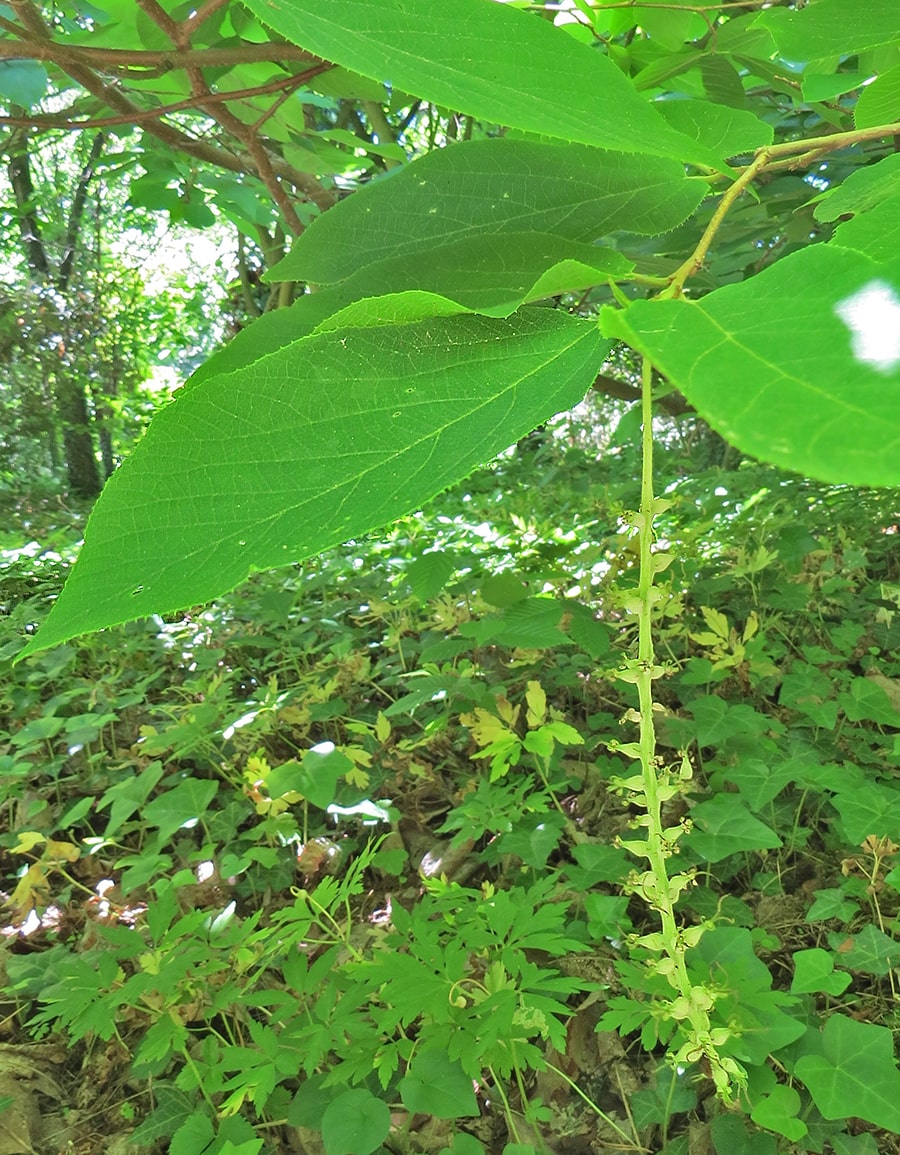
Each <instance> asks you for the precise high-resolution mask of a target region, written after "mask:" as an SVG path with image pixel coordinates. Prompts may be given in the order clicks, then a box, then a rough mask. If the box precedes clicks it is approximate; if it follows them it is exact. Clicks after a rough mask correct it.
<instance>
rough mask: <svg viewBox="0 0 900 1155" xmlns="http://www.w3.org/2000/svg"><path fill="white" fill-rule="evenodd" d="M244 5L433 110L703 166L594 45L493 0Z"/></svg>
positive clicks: (703, 155)
mask: <svg viewBox="0 0 900 1155" xmlns="http://www.w3.org/2000/svg"><path fill="white" fill-rule="evenodd" d="M247 6H248V7H249V8H250V9H252V11H254V12H255V13H256V14H257V16H258V17H259V18H260V19H261V20H263V21H264V22H265V23H266V24H268V25H269V26H270V27H271V28H273V29H274V30H275V31H276V32H279V33H281V35H283V36H285V37H287V38H288V39H289V40H291V41H293V42H294V43H295V44H299V45H300V46H301V47H303V48H306V49H308V50H309V51H310V52H314V53H316V55H317V56H321V57H322V58H323V59H325V60H331V61H333V62H334V63H336V64H342V65H344V66H345V67H347V68H351V69H353V70H354V71H355V72H359V73H361V74H362V75H363V76H369V77H371V78H372V79H374V80H383V81H387V82H388V83H390V84H391V85H392V86H394V87H395V88H399V89H401V90H402V91H404V92H408V93H411V94H412V95H415V96H422V97H424V98H425V99H426V100H430V101H432V102H433V103H435V104H438V105H441V106H443V107H445V108H453V109H456V110H457V111H459V112H464V113H468V114H470V115H472V116H476V117H478V118H480V119H482V120H488V121H493V122H495V123H497V124H503V125H507V126H509V127H511V128H520V129H524V130H525V131H527V132H536V133H541V134H543V135H546V136H551V137H555V138H557V139H563V140H572V141H578V142H580V143H582V144H594V145H599V146H600V147H602V148H613V149H618V150H621V151H623V152H646V153H650V154H651V155H653V156H671V157H677V158H678V159H679V160H693V161H700V162H702V163H709V162H710V157H709V154H708V152H707V150H706V149H704V148H702V147H701V146H700V145H698V144H696V143H695V142H694V141H691V140H690V139H689V138H688V137H686V136H682V135H681V134H680V133H677V132H673V131H672V130H671V129H670V128H668V127H667V125H666V124H665V123H664V122H663V121H662V120H661V119H660V117H659V116H658V115H657V113H656V111H655V110H654V109H653V108H652V107H651V106H650V105H649V104H648V103H647V102H646V101H645V100H642V99H641V98H640V96H638V94H637V93H636V92H635V90H634V88H633V87H632V85H631V83H630V82H629V81H628V79H627V77H626V76H625V75H624V73H623V72H622V71H621V70H620V69H619V68H617V67H616V65H615V64H613V62H612V61H611V60H610V59H609V58H608V57H606V56H604V55H603V53H602V52H598V51H596V50H595V49H594V48H592V47H589V46H588V45H586V44H579V43H578V42H577V41H576V40H574V39H573V38H572V37H571V36H568V35H567V34H566V33H565V32H564V31H563V30H562V29H558V28H554V27H553V26H552V25H550V24H548V23H547V22H546V21H544V20H541V19H539V18H537V17H536V16H534V15H532V14H530V13H525V12H518V11H515V10H514V9H513V8H512V7H507V6H506V5H504V4H495V3H488V2H487V0H443V2H442V3H441V4H434V3H432V2H431V0H378V3H377V4H373V3H371V0H291V2H290V3H289V4H275V3H272V0H247ZM526 62H527V64H526ZM563 78H564V82H563ZM713 163H715V161H713Z"/></svg>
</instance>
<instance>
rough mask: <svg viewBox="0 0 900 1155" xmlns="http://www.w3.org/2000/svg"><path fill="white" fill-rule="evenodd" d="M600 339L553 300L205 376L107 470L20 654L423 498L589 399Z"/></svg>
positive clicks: (321, 344)
mask: <svg viewBox="0 0 900 1155" xmlns="http://www.w3.org/2000/svg"><path fill="white" fill-rule="evenodd" d="M607 349H608V343H607V342H604V341H603V340H602V339H601V338H600V336H599V334H598V332H597V329H596V326H594V325H591V324H588V323H585V322H583V321H580V320H578V319H576V318H572V317H569V316H568V315H566V314H562V313H557V312H555V311H553V310H550V309H531V310H525V311H523V312H522V313H519V314H516V315H515V316H514V317H512V318H510V319H509V320H492V319H489V318H482V317H470V316H459V317H446V318H435V319H432V320H430V321H422V322H418V323H416V324H411V325H397V326H382V327H380V328H371V329H352V330H350V329H345V330H338V331H336V332H329V333H323V334H321V335H320V336H314V337H309V338H307V339H306V340H303V341H299V342H297V343H295V344H293V345H290V346H287V347H285V348H284V349H280V350H278V351H276V352H275V353H272V354H271V355H270V356H268V357H263V358H262V359H261V360H259V361H257V362H254V363H253V365H251V366H249V367H248V368H247V369H246V370H244V371H242V372H237V373H232V374H226V375H223V376H219V377H214V378H209V379H206V380H204V381H202V382H201V383H200V384H198V385H194V386H193V387H192V388H190V389H186V390H184V392H183V393H182V394H181V396H180V397H179V398H178V399H177V400H176V401H175V402H174V403H173V404H172V405H170V406H168V408H166V409H163V410H162V411H161V412H160V413H159V414H158V415H157V417H156V418H155V420H154V422H153V424H152V426H151V428H150V429H149V431H148V432H147V434H146V435H145V437H144V439H143V441H141V442H140V444H139V445H138V447H137V449H136V450H135V452H134V454H133V455H132V457H131V458H130V459H129V460H128V461H127V462H126V463H125V465H124V466H123V467H122V468H121V469H120V470H118V471H117V473H115V474H114V475H113V477H111V478H110V480H109V483H108V484H107V486H106V488H105V489H104V491H103V494H102V495H101V497H100V499H99V501H98V502H97V505H96V507H95V510H94V513H93V515H92V516H91V519H90V523H89V525H88V529H87V532H86V535H85V544H84V547H83V549H82V553H81V556H80V558H79V560H78V562H77V564H76V566H75V568H74V570H73V572H72V575H71V577H70V578H69V580H68V582H67V583H66V586H65V588H64V589H63V591H62V594H61V595H60V597H59V599H58V601H57V602H56V604H55V605H54V607H53V610H52V611H51V613H50V616H49V618H48V619H47V622H46V624H45V625H44V626H43V628H42V629H41V631H40V634H39V635H38V637H37V638H36V639H35V641H34V644H33V645H32V646H30V647H26V649H25V650H23V651H22V653H21V655H20V656H22V655H24V654H26V653H28V652H34V650H36V649H45V648H47V647H48V646H51V645H54V644H56V643H58V642H60V641H63V640H65V639H66V638H70V637H74V636H75V635H76V634H79V633H83V632H84V631H86V630H94V629H99V628H102V627H104V626H109V625H113V624H115V623H117V622H123V621H129V620H132V619H133V618H137V617H142V616H144V615H146V614H150V613H164V612H168V611H172V610H175V609H179V608H181V607H183V606H185V605H192V604H196V603H201V602H206V601H209V600H210V599H211V598H214V597H216V596H218V595H220V594H222V593H225V592H226V591H227V590H229V589H233V588H234V586H235V585H237V584H238V583H239V582H240V581H243V580H244V579H245V578H246V577H247V576H248V575H249V574H250V573H252V572H253V571H254V570H260V569H266V568H271V567H274V566H277V565H283V564H286V563H288V562H293V561H297V560H299V559H301V558H304V557H309V556H311V555H313V554H316V553H319V552H320V551H321V550H323V549H326V548H328V546H331V545H336V544H338V543H339V542H341V541H345V540H347V538H350V537H353V536H356V535H358V534H361V533H366V532H368V531H370V530H372V529H375V528H377V527H379V526H382V525H384V524H385V523H387V522H389V521H392V520H394V519H396V518H397V517H400V516H402V515H403V514H406V513H408V512H409V511H410V510H412V509H416V508H418V507H419V506H420V505H421V504H422V503H423V502H425V501H427V500H428V499H429V498H431V497H433V496H434V495H435V494H437V493H439V492H440V491H441V490H442V489H443V488H445V487H446V486H448V485H450V484H451V483H452V482H454V481H456V480H458V479H459V478H461V477H465V476H466V474H468V473H469V472H470V471H471V470H472V469H473V468H474V467H475V466H476V465H478V464H480V463H481V462H483V461H486V460H489V459H490V458H491V457H492V456H494V455H495V454H497V453H498V452H500V451H501V450H502V449H505V448H506V447H507V446H509V445H511V444H512V443H513V442H514V441H516V440H517V439H518V438H519V437H521V436H523V435H524V434H525V433H527V432H528V431H529V430H531V429H533V428H534V427H535V425H538V424H540V423H541V422H542V421H545V420H546V419H547V418H548V417H550V416H552V415H553V414H554V413H557V412H559V410H561V409H567V408H569V407H571V406H572V405H574V404H575V403H577V402H578V401H579V400H581V398H582V397H583V396H584V394H585V392H586V391H587V388H588V386H589V385H590V383H591V381H592V380H593V377H594V374H595V372H596V370H597V368H598V367H599V365H600V363H601V362H602V360H603V357H604V355H605V352H606V350H607Z"/></svg>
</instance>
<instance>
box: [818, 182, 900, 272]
mask: <svg viewBox="0 0 900 1155" xmlns="http://www.w3.org/2000/svg"><path fill="white" fill-rule="evenodd" d="M831 244H832V245H835V246H838V245H839V246H840V247H841V248H842V249H855V250H856V252H858V253H862V254H863V255H864V256H867V257H870V258H871V259H872V260H873V261H887V260H890V259H891V258H892V257H893V256H894V255H895V254H896V253H897V252H900V194H898V195H897V196H892V197H888V198H887V199H886V200H884V201H882V202H881V204H879V205H877V206H876V207H875V208H873V209H872V210H871V212H867V213H860V214H859V215H858V216H855V217H854V218H853V220H850V221H843V222H842V223H841V224H839V225H838V227H837V230H836V231H835V234H834V237H833V238H832V240H831Z"/></svg>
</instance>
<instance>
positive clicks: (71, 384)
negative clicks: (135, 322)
mask: <svg viewBox="0 0 900 1155" xmlns="http://www.w3.org/2000/svg"><path fill="white" fill-rule="evenodd" d="M53 392H54V396H55V399H56V412H57V414H58V415H59V418H60V421H61V424H62V440H63V453H64V456H65V459H66V477H67V479H68V482H69V488H70V489H71V490H72V492H73V493H74V494H75V495H76V496H77V497H83V498H87V499H90V498H94V497H96V496H97V494H98V493H99V492H100V490H101V488H102V483H101V481H100V472H99V470H98V469H97V458H96V456H95V455H94V442H93V439H92V437H91V432H90V414H89V412H88V404H87V397H86V396H85V392H84V387H83V386H82V385H81V384H80V383H79V382H78V381H76V380H75V379H74V378H73V377H72V376H70V375H69V374H68V373H65V372H62V373H60V374H59V375H58V376H57V378H56V383H55V388H54V391H53Z"/></svg>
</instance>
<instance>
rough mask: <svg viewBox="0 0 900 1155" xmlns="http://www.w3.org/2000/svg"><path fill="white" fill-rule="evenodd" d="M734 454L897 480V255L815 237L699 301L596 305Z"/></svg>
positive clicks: (826, 473) (855, 481) (841, 477)
mask: <svg viewBox="0 0 900 1155" xmlns="http://www.w3.org/2000/svg"><path fill="white" fill-rule="evenodd" d="M601 323H602V325H603V328H604V331H605V332H606V334H607V335H608V336H611V337H621V338H623V339H624V340H626V341H628V342H629V343H630V344H632V345H633V346H634V347H635V348H637V349H639V350H640V351H641V352H642V353H644V354H646V355H647V356H648V357H650V359H651V360H652V361H653V362H654V363H655V364H656V365H657V366H658V367H659V369H660V370H661V371H662V372H663V373H664V374H665V375H666V376H667V377H669V379H670V380H671V381H672V383H673V384H674V385H676V386H677V387H678V388H679V389H680V390H681V391H682V392H683V393H684V394H685V396H686V397H687V398H688V400H689V401H691V402H692V403H693V404H694V405H695V406H696V407H697V410H698V411H699V413H700V414H701V415H702V416H703V417H704V418H706V420H707V421H709V423H710V424H711V425H712V426H713V427H714V428H715V429H716V430H718V432H719V433H721V434H722V436H723V437H724V438H725V439H726V440H727V441H729V442H731V443H732V444H733V445H736V446H737V447H738V448H740V449H741V450H743V451H744V452H745V453H749V454H752V455H753V456H755V457H760V458H762V459H763V460H765V461H771V462H774V463H775V464H777V465H781V466H783V467H784V468H786V469H793V470H796V471H798V472H802V473H806V474H808V475H809V476H812V477H817V478H820V479H822V480H824V481H833V482H839V483H849V484H852V485H896V484H898V483H900V453H898V452H897V449H898V444H900V406H898V405H897V390H898V386H900V261H898V260H896V259H894V260H893V261H891V262H890V263H886V264H876V262H874V261H872V260H871V259H869V258H868V257H867V256H865V255H863V254H862V253H858V252H851V251H849V250H845V249H841V248H836V247H834V246H832V245H815V246H813V247H811V248H808V249H804V250H803V251H801V252H798V253H794V254H792V255H791V256H789V257H785V258H784V259H783V260H781V261H779V262H778V263H777V264H776V265H774V266H772V267H771V268H769V269H766V270H765V271H763V272H762V273H760V274H759V275H758V276H755V277H753V278H751V280H749V281H745V282H742V283H741V284H736V285H727V286H725V287H724V288H722V289H718V290H716V291H715V292H713V293H710V294H709V296H707V297H704V298H702V300H699V301H685V300H670V301H636V302H634V303H633V304H632V305H630V306H629V307H628V308H627V309H625V310H623V311H617V310H614V309H613V308H611V307H607V308H605V309H604V310H603V313H602V318H601Z"/></svg>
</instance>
